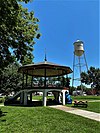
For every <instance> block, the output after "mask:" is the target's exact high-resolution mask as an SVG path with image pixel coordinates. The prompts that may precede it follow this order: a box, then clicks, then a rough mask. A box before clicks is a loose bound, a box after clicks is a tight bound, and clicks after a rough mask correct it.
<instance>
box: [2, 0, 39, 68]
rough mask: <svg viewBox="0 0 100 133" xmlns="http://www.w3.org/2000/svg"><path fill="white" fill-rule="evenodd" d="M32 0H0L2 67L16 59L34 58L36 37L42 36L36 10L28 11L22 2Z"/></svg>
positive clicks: (21, 60)
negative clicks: (35, 13)
mask: <svg viewBox="0 0 100 133" xmlns="http://www.w3.org/2000/svg"><path fill="white" fill-rule="evenodd" d="M29 1H30V0H0V69H1V70H2V69H3V68H4V67H6V66H8V65H9V64H10V63H12V62H14V61H15V60H16V59H17V61H20V63H23V62H24V57H26V58H28V59H31V60H32V59H33V55H32V51H33V45H34V44H35V41H34V38H38V39H39V37H40V33H39V32H38V31H39V28H38V24H37V23H38V22H39V20H38V19H37V18H35V17H34V12H33V11H32V12H28V9H26V8H23V6H22V5H21V4H19V3H20V2H25V3H27V2H29Z"/></svg>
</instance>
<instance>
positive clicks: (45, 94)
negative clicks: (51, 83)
mask: <svg viewBox="0 0 100 133" xmlns="http://www.w3.org/2000/svg"><path fill="white" fill-rule="evenodd" d="M46 96H47V92H46V89H44V91H43V106H46V100H47V98H46Z"/></svg>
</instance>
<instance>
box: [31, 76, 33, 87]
mask: <svg viewBox="0 0 100 133" xmlns="http://www.w3.org/2000/svg"><path fill="white" fill-rule="evenodd" d="M32 84H33V76H32V78H31V87H32Z"/></svg>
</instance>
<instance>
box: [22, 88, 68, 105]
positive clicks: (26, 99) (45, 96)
mask: <svg viewBox="0 0 100 133" xmlns="http://www.w3.org/2000/svg"><path fill="white" fill-rule="evenodd" d="M33 91H34V92H35V91H37V92H43V100H42V104H43V106H46V105H47V92H55V96H56V100H57V99H59V101H60V94H62V104H63V105H65V92H66V91H67V90H62V89H57V90H56V89H34V90H27V89H26V90H23V91H22V92H21V93H20V103H21V104H23V105H28V98H27V97H28V94H30V101H32V92H33ZM57 92H59V93H57Z"/></svg>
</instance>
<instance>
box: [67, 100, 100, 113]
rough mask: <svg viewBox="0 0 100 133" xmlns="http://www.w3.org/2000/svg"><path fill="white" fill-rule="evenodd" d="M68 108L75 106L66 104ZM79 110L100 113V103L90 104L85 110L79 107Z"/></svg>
mask: <svg viewBox="0 0 100 133" xmlns="http://www.w3.org/2000/svg"><path fill="white" fill-rule="evenodd" d="M66 106H68V107H73V106H74V104H66ZM75 108H76V107H75ZM77 108H79V109H82V110H88V111H92V112H96V113H100V102H88V107H87V108H84V107H77Z"/></svg>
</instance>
